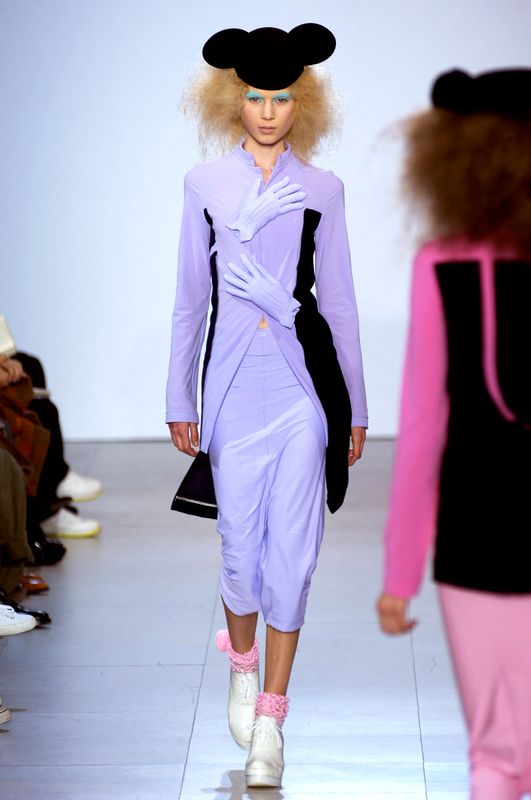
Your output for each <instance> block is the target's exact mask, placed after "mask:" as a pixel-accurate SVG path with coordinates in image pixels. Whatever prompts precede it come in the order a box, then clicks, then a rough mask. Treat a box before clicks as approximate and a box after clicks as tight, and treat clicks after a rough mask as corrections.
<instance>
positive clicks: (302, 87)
mask: <svg viewBox="0 0 531 800" xmlns="http://www.w3.org/2000/svg"><path fill="white" fill-rule="evenodd" d="M286 88H288V89H289V91H290V93H291V95H292V97H293V99H294V100H295V102H296V113H295V121H294V123H293V127H292V129H291V131H290V132H289V135H288V136H287V137H286V138H287V141H288V142H289V144H290V146H291V147H292V148H293V151H294V152H295V153H296V154H297V155H298V156H300V157H301V158H304V159H310V158H311V157H312V156H313V155H314V154H315V153H316V152H317V150H318V147H319V144H320V143H321V142H322V141H323V139H326V138H329V137H330V136H331V135H332V134H333V133H335V132H336V131H337V128H338V121H337V117H338V114H337V111H336V108H335V102H334V92H333V90H332V87H331V83H330V79H329V78H326V77H324V76H322V75H319V74H317V72H316V71H315V70H314V68H312V67H306V68H305V69H304V72H303V73H302V75H301V76H300V78H298V79H297V80H296V81H295V83H293V84H292V85H291V86H289V87H284V86H282V87H279V89H286ZM247 89H248V86H247V84H246V83H244V82H243V81H242V80H240V78H238V76H237V75H236V72H235V71H234V70H233V69H215V68H213V67H206V68H203V69H202V70H201V73H200V74H199V75H198V76H196V77H195V78H193V79H192V81H191V83H190V85H189V86H188V87H187V89H186V90H185V94H184V100H183V110H184V113H185V114H186V115H187V116H191V117H195V118H196V119H197V123H198V129H199V140H200V144H201V149H202V152H203V153H204V154H206V153H207V152H210V151H211V150H213V149H217V150H228V149H231V148H232V147H234V146H235V145H236V144H237V143H238V142H239V141H240V139H242V137H243V136H244V135H245V129H244V127H243V125H242V122H241V118H240V112H241V109H242V106H243V104H244V102H245V93H246V91H247Z"/></svg>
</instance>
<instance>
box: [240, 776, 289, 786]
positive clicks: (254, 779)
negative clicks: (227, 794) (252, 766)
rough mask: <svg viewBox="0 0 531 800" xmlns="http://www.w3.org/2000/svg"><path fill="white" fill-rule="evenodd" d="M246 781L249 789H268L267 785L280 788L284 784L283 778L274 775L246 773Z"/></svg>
mask: <svg viewBox="0 0 531 800" xmlns="http://www.w3.org/2000/svg"><path fill="white" fill-rule="evenodd" d="M245 783H246V784H247V788H248V789H260V788H263V789H266V788H267V787H270V788H272V789H278V787H279V786H281V784H282V778H275V777H274V775H264V774H257V775H248V774H247V773H245Z"/></svg>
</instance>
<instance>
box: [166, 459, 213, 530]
mask: <svg viewBox="0 0 531 800" xmlns="http://www.w3.org/2000/svg"><path fill="white" fill-rule="evenodd" d="M171 509H172V511H181V512H182V513H183V514H194V515H195V516H196V517H207V518H208V519H217V516H218V506H217V503H216V493H215V491H214V481H213V480H212V468H211V466H210V458H209V457H208V453H203V451H202V450H200V451H199V452H198V454H197V455H196V456H195V458H194V460H193V461H192V465H191V467H190V469H189V470H188V472H187V473H186V475H185V476H184V478H183V480H182V481H181V484H180V486H179V488H178V489H177V491H176V492H175V496H174V498H173V502H172V504H171Z"/></svg>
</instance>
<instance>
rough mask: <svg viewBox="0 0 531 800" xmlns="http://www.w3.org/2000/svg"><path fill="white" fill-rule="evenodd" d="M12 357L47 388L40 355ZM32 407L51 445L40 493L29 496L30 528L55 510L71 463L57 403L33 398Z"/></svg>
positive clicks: (32, 378)
mask: <svg viewBox="0 0 531 800" xmlns="http://www.w3.org/2000/svg"><path fill="white" fill-rule="evenodd" d="M13 358H15V359H16V360H17V361H20V363H21V364H22V366H23V368H24V372H25V373H26V374H27V375H29V377H30V378H31V382H32V384H33V386H34V387H37V388H40V389H45V388H46V377H45V375H44V369H43V366H42V364H41V362H40V361H39V359H38V358H36V357H35V356H31V355H28V354H27V353H18V352H17V353H16V355H14V356H13ZM29 407H30V408H31V410H32V411H34V412H35V413H36V414H37V416H38V417H39V420H40V422H41V425H42V426H43V427H44V428H46V429H47V430H48V431H50V445H49V447H48V453H47V455H46V459H45V461H44V464H43V467H42V472H41V477H40V479H39V486H38V489H37V495H36V497H34V498H31V497H30V498H28V526H29V527H30V528H31V527H32V526H33V524H36V523H37V524H38V523H39V522H42V520H44V519H46V518H47V517H49V516H50V515H51V514H52V513H53V512H54V506H55V504H56V502H57V494H56V492H57V487H58V485H59V483H60V482H61V481H62V480H63V478H64V477H66V474H67V472H68V464H67V463H66V461H65V457H64V443H63V434H62V432H61V423H60V420H59V411H58V410H57V406H55V405H54V403H52V401H51V400H50V399H49V398H47V397H39V398H36V399H34V400H32V402H31V403H30V406H29Z"/></svg>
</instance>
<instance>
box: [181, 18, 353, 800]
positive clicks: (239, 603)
mask: <svg viewBox="0 0 531 800" xmlns="http://www.w3.org/2000/svg"><path fill="white" fill-rule="evenodd" d="M334 48H335V39H334V37H333V35H332V34H331V33H330V31H328V30H327V29H326V28H324V27H323V26H321V25H316V24H305V25H299V26H298V27H297V28H294V29H293V30H292V31H290V32H289V33H286V32H285V31H282V30H280V29H278V28H258V29H257V30H254V31H251V32H246V31H243V30H240V29H228V30H223V31H219V32H218V33H216V34H214V35H213V36H212V37H211V38H210V39H209V40H208V41H207V43H206V44H205V46H204V48H203V56H204V58H205V60H206V61H207V62H208V64H209V65H211V67H210V69H209V72H208V75H207V77H206V78H205V79H204V80H203V81H202V82H201V83H200V84H199V85H194V87H193V90H192V92H191V95H190V97H191V100H192V103H193V104H194V106H195V111H196V113H197V116H198V118H199V122H200V129H201V131H202V134H203V136H204V137H205V138H206V139H208V140H210V141H213V140H215V141H218V142H220V143H224V144H230V145H231V147H232V148H233V149H232V151H231V152H230V153H229V154H228V155H225V156H222V157H220V158H217V159H215V160H213V161H210V162H205V163H202V164H199V165H197V166H196V167H194V168H193V169H192V170H190V172H189V173H188V174H187V175H186V179H185V197H184V210H183V220H182V228H181V244H180V251H179V269H178V276H177V293H176V300H175V310H174V315H173V333H172V348H171V357H170V368H169V378H168V391H167V399H168V403H167V417H166V420H167V422H168V423H169V425H170V429H171V435H172V439H173V442H174V444H175V445H176V447H178V448H179V450H181V451H182V452H184V453H188V454H189V455H191V456H196V461H195V462H194V464H193V466H192V468H191V470H190V480H185V481H184V482H183V485H182V486H181V487H180V489H179V491H178V492H177V497H176V500H175V502H174V508H177V509H179V510H182V511H185V512H188V513H190V512H191V513H199V514H202V515H207V516H214V515H215V514H217V529H218V531H219V533H220V534H221V542H222V568H221V576H220V592H221V597H222V600H223V604H224V608H225V614H226V618H227V627H228V631H227V632H221V633H220V634H218V637H217V643H218V646H219V647H220V649H223V650H225V651H226V652H227V653H228V656H229V659H230V665H231V670H230V688H229V727H230V730H231V733H232V735H233V737H234V739H235V740H236V742H237V743H238V744H239V745H240V746H241V747H243V748H245V749H249V756H248V758H247V763H246V779H247V784H248V786H280V784H281V779H282V772H283V767H284V762H283V749H282V748H283V738H282V733H281V727H282V723H283V722H284V719H285V717H286V714H287V711H288V698H287V696H286V695H287V689H288V682H289V678H290V674H291V668H292V664H293V659H294V656H295V651H296V647H297V641H298V637H299V631H300V628H301V626H302V625H303V622H304V614H305V608H306V600H307V595H308V591H309V588H310V581H311V576H312V573H313V571H314V569H315V566H316V560H317V556H318V553H319V547H320V544H321V539H322V535H323V521H324V486H325V476H326V483H327V489H328V496H327V500H328V505H329V508H330V510H331V511H335V510H337V509H338V508H339V507H340V505H341V503H342V501H343V498H344V494H345V491H346V488H347V482H348V466H350V465H352V464H353V463H354V462H355V461H356V460H357V459H358V458H360V456H361V453H362V449H363V443H364V440H365V428H366V426H367V409H366V402H365V391H364V383H363V372H362V361H361V353H360V345H359V335H358V315H357V309H356V301H355V296H354V288H353V281H352V273H351V265H350V255H349V247H348V240H347V231H346V223H345V215H344V205H343V186H342V183H341V181H340V180H339V179H338V178H337V177H335V175H333V174H332V173H331V172H326V171H323V170H320V169H317V168H316V167H314V166H312V165H311V164H310V163H309V162H308V161H307V160H305V159H306V158H308V157H309V156H310V155H311V154H312V153H313V152H314V150H315V149H316V146H317V144H318V142H319V140H320V139H322V137H323V136H324V135H325V134H326V133H327V132H328V131H329V130H330V128H331V126H332V125H333V122H334V119H333V114H332V110H331V105H330V97H329V92H328V90H327V86H326V83H325V82H324V81H323V80H322V79H321V78H319V77H318V76H317V75H316V74H314V73H313V71H312V68H311V67H309V66H308V65H311V64H316V63H319V62H322V61H324V60H325V59H327V58H328V57H329V56H330V55H331V54H332V52H333V51H334ZM314 285H315V293H314V292H313V291H312V289H313V288H314ZM210 302H211V306H212V312H211V316H210V326H209V330H208V335H207V339H206V351H205V357H204V366H203V383H202V389H203V391H202V419H201V442H200V451H199V455H198V449H197V448H198V446H199V438H198V427H197V425H198V421H199V417H198V414H197V408H196V392H197V380H198V372H199V358H200V352H201V347H202V344H203V339H204V335H205V327H206V317H207V313H208V309H209V303H210ZM207 454H208V457H207ZM209 467H210V468H211V474H212V479H213V488H214V490H215V499H214V498H213V497H208V495H207V494H206V495H204V496H203V499H201V494H200V493H199V501H198V495H197V491H196V492H195V497H194V498H192V497H191V496H189V495H187V493H186V487H187V486H188V487H190V486H194V487H195V489H196V490H197V481H199V480H200V474H199V473H200V472H201V471H203V470H204V471H205V472H206V473H208V468H209ZM205 486H206V487H207V488H208V475H207V483H206V484H205ZM200 488H201V487H200ZM259 611H261V612H262V614H263V616H264V619H265V622H266V625H267V636H266V660H265V680H264V687H263V691H262V692H260V686H259V672H258V659H259V656H258V643H257V641H256V639H255V631H256V625H257V616H258V612H259Z"/></svg>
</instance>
